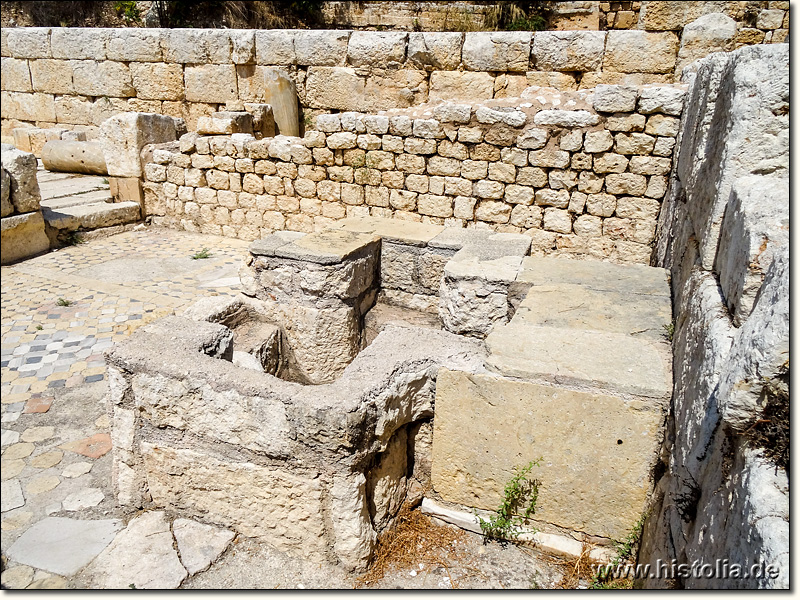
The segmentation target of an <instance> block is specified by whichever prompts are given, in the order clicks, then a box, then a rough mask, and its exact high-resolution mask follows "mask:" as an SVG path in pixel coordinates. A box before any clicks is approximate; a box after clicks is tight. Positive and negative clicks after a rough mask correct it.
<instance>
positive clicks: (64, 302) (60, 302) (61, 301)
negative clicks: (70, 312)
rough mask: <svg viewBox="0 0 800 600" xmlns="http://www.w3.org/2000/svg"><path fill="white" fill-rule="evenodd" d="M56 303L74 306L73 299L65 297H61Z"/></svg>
mask: <svg viewBox="0 0 800 600" xmlns="http://www.w3.org/2000/svg"><path fill="white" fill-rule="evenodd" d="M56 304H58V305H59V306H72V300H65V299H64V298H59V299H58V300H56Z"/></svg>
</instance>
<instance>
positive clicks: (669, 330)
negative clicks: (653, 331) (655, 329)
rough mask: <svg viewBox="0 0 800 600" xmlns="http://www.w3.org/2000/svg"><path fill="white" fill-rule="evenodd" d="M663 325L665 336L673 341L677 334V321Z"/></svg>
mask: <svg viewBox="0 0 800 600" xmlns="http://www.w3.org/2000/svg"><path fill="white" fill-rule="evenodd" d="M661 327H663V328H664V337H666V338H667V340H669V341H670V342H671V341H672V337H673V336H674V335H675V323H668V324H667V325H662V326H661Z"/></svg>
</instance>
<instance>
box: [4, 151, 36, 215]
mask: <svg viewBox="0 0 800 600" xmlns="http://www.w3.org/2000/svg"><path fill="white" fill-rule="evenodd" d="M1 156H2V163H3V170H4V171H5V172H6V173H7V175H8V177H9V187H8V193H9V198H10V201H11V204H13V206H14V210H15V211H16V212H18V213H28V212H34V211H38V210H39V201H40V200H41V195H40V193H39V182H38V180H37V179H36V169H37V163H36V157H35V156H34V155H33V154H31V153H29V152H23V151H21V150H18V149H17V148H14V147H13V146H10V145H8V144H3V146H2V153H1ZM4 216H5V215H4ZM20 223H22V221H21V222H20ZM26 223H27V221H26ZM15 227H17V225H15V226H14V228H15ZM28 227H30V225H26V228H28Z"/></svg>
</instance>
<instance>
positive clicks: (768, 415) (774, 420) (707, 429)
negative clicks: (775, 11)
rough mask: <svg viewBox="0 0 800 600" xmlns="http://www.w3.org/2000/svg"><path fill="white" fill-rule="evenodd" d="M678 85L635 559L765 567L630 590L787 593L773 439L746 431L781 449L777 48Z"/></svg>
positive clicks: (784, 238) (783, 260)
mask: <svg viewBox="0 0 800 600" xmlns="http://www.w3.org/2000/svg"><path fill="white" fill-rule="evenodd" d="M689 78H690V84H689V91H688V97H687V103H686V107H687V108H686V111H685V113H684V115H683V119H682V123H681V132H680V136H679V140H678V153H677V160H676V165H675V167H674V168H673V171H672V175H671V180H670V191H669V192H668V195H667V199H666V201H665V207H664V210H663V212H662V214H661V218H660V224H659V233H658V244H657V247H656V253H655V254H656V260H657V261H658V264H659V265H662V266H665V267H667V268H669V269H670V271H671V275H672V277H671V283H672V294H673V300H674V313H675V322H674V327H675V330H674V339H673V349H674V358H673V360H674V370H675V377H674V389H673V398H672V407H671V410H670V416H669V420H668V430H669V434H668V436H667V439H666V443H665V445H664V448H663V450H662V461H663V469H662V472H663V476H662V477H661V479H660V481H659V482H658V485H657V486H656V492H655V498H656V502H655V503H654V505H653V507H652V509H651V512H650V517H649V519H648V521H647V523H646V526H645V531H644V537H643V546H642V551H641V554H640V562H647V563H650V564H651V566H655V565H656V564H657V561H659V560H660V561H661V563H662V564H664V563H667V564H669V563H670V561H672V560H673V559H674V560H677V561H678V562H679V563H686V564H692V562H693V561H698V563H699V564H714V563H715V561H717V560H723V559H726V560H727V561H728V562H729V563H731V564H733V563H737V564H740V565H745V568H746V569H749V568H750V567H751V566H752V565H754V564H758V563H760V562H762V561H763V562H764V563H766V564H768V565H773V566H774V567H776V568H777V571H773V573H774V574H775V577H773V576H771V575H767V576H763V575H762V576H761V577H750V578H748V579H741V578H738V579H737V578H722V577H719V576H717V577H714V578H708V577H698V576H696V575H695V576H690V577H684V578H680V579H678V580H677V581H675V580H672V581H670V580H669V579H648V580H645V581H643V582H642V583H643V585H645V586H648V587H663V586H669V585H670V584H677V585H678V586H682V587H687V588H688V587H691V588H720V587H721V588H755V587H758V588H788V586H789V497H788V493H789V481H788V476H787V473H786V470H785V469H784V468H782V467H780V466H776V465H775V464H774V461H773V460H768V459H767V458H765V456H764V454H765V447H766V449H767V450H768V451H771V450H776V449H778V448H780V437H772V438H766V439H765V438H763V437H762V438H761V439H760V441H758V439H759V438H758V436H756V435H755V434H756V433H757V432H758V431H759V426H760V425H763V421H765V422H767V423H769V425H770V427H772V428H773V430H774V431H777V432H780V431H782V430H783V431H785V432H786V436H787V439H786V441H787V443H788V426H789V423H788V419H789V410H788V405H787V403H788V366H789V246H788V238H789V202H790V196H789V180H788V177H789V48H788V46H787V45H780V46H772V47H755V48H744V49H741V50H738V51H736V52H733V53H730V54H717V55H714V56H711V57H708V58H706V59H705V60H703V61H701V62H700V63H698V64H697V65H696V68H695V69H694V72H693V73H691V74H689ZM781 393H785V397H782V396H781ZM759 421H762V423H760V424H759ZM754 440H756V441H754ZM765 445H766V446H765ZM787 452H788V449H787ZM748 573H750V571H749V570H748Z"/></svg>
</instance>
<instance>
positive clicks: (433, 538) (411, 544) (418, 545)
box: [356, 504, 465, 588]
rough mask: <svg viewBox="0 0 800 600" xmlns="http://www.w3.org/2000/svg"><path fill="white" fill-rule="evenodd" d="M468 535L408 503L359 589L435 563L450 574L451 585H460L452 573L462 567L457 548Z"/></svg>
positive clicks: (381, 542) (385, 536)
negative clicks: (393, 571)
mask: <svg viewBox="0 0 800 600" xmlns="http://www.w3.org/2000/svg"><path fill="white" fill-rule="evenodd" d="M464 538H465V533H464V532H463V531H460V530H458V529H456V528H454V527H447V526H445V525H438V524H436V523H434V522H433V520H432V519H430V518H429V517H428V516H426V515H424V514H423V513H422V511H420V510H414V509H412V508H411V507H410V505H408V504H405V505H404V506H403V507H402V508H401V509H400V513H399V514H398V515H397V520H396V524H395V525H394V527H392V528H391V529H390V530H388V531H386V532H385V533H384V534H383V535H382V536H381V537H380V539H379V540H378V547H377V549H376V551H375V558H374V560H373V563H372V565H371V566H370V569H369V571H367V572H366V573H365V574H364V575H362V576H361V577H359V578H358V580H357V582H356V587H364V586H369V585H374V584H376V583H378V582H379V581H380V580H381V579H383V578H384V577H385V576H386V574H387V573H388V572H389V571H390V570H391V569H395V568H396V569H403V568H408V567H416V566H417V565H418V564H419V563H421V562H422V563H426V564H435V565H437V566H439V567H442V568H443V569H444V570H445V571H447V574H448V577H450V584H451V585H452V587H454V588H457V587H458V584H457V582H456V581H455V580H454V579H453V577H452V576H451V574H450V568H451V567H453V566H454V565H455V564H457V563H462V564H459V567H460V568H463V566H464V565H463V562H464V561H463V559H464V556H463V554H462V552H461V551H460V550H458V549H457V548H456V544H457V543H458V542H459V541H463V540H464Z"/></svg>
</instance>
